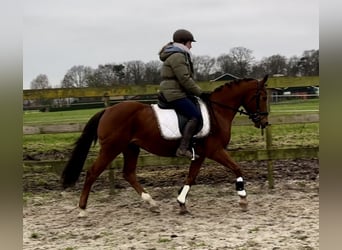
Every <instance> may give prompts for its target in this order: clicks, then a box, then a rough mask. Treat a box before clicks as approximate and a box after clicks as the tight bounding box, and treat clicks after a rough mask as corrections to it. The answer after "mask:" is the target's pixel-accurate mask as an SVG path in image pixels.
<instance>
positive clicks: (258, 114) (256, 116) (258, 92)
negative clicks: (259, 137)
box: [207, 81, 268, 123]
mask: <svg viewBox="0 0 342 250" xmlns="http://www.w3.org/2000/svg"><path fill="white" fill-rule="evenodd" d="M260 95H261V87H260V84H259V81H257V90H256V93H255V95H254V96H253V98H252V99H251V100H250V101H253V99H254V98H255V99H256V112H254V113H250V112H247V111H244V110H243V109H236V108H233V107H230V106H228V105H225V104H222V103H219V102H216V101H212V100H209V99H208V100H207V101H208V103H210V104H216V105H217V106H220V107H222V108H227V109H231V110H234V111H235V112H238V113H240V115H241V114H243V115H247V116H248V118H249V119H251V120H252V121H253V122H254V123H257V122H260V119H261V116H263V115H268V112H261V111H260Z"/></svg>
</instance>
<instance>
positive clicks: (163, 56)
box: [159, 44, 186, 62]
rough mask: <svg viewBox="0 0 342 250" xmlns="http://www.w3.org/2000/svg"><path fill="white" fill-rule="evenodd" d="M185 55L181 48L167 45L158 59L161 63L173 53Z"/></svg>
mask: <svg viewBox="0 0 342 250" xmlns="http://www.w3.org/2000/svg"><path fill="white" fill-rule="evenodd" d="M177 52H178V53H179V52H180V53H186V51H184V50H182V49H181V48H179V47H177V46H174V45H173V44H170V45H167V46H165V47H164V48H163V50H162V51H161V52H160V53H159V58H160V60H161V61H162V62H164V61H165V60H166V59H167V58H168V57H169V56H170V55H172V54H173V53H177Z"/></svg>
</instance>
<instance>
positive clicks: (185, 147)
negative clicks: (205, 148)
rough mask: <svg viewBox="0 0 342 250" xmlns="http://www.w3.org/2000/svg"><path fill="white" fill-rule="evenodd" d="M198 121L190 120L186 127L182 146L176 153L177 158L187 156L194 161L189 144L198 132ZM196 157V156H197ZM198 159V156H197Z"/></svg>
mask: <svg viewBox="0 0 342 250" xmlns="http://www.w3.org/2000/svg"><path fill="white" fill-rule="evenodd" d="M197 124H198V121H197V119H190V120H189V121H188V122H187V124H186V125H185V127H184V131H183V137H182V139H181V142H180V145H179V147H178V149H177V151H176V156H185V157H187V158H189V159H190V160H191V159H192V157H193V155H192V152H191V151H190V150H189V144H190V140H191V138H192V136H193V135H194V133H195V132H196V128H197ZM195 157H196V156H195ZM197 157H198V156H197Z"/></svg>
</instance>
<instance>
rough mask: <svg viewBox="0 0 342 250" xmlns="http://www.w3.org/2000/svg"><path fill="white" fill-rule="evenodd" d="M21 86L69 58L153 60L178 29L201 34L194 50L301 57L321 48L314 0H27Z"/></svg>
mask: <svg viewBox="0 0 342 250" xmlns="http://www.w3.org/2000/svg"><path fill="white" fill-rule="evenodd" d="M23 3H24V18H23V26H24V31H23V38H24V40H23V67H24V69H23V73H24V75H23V81H24V83H23V87H24V89H28V88H29V87H30V82H31V81H32V80H33V79H34V78H35V77H36V76H37V75H39V74H46V75H47V76H48V78H49V81H50V83H51V85H52V86H57V85H59V84H60V82H61V80H62V79H63V76H64V75H65V73H66V72H67V71H68V69H70V68H71V67H72V66H74V65H84V66H90V67H93V68H97V66H98V65H99V64H105V63H123V62H127V61H131V60H141V61H143V62H148V61H151V60H158V55H157V54H158V51H159V49H160V48H161V47H162V46H163V45H164V44H165V43H167V42H168V41H171V38H172V33H173V32H174V31H175V30H176V29H178V28H186V29H188V30H190V31H191V32H192V33H193V34H194V36H195V39H196V40H197V41H198V42H197V43H194V44H193V48H192V52H193V54H194V55H209V56H212V57H218V56H219V55H221V54H224V53H229V50H230V49H231V48H233V47H237V46H242V47H245V48H248V49H250V50H252V51H253V56H254V57H255V58H256V59H257V60H260V59H261V58H263V57H267V56H271V55H275V54H280V55H283V56H286V57H291V56H294V55H296V56H300V55H301V54H302V52H303V51H304V50H309V49H318V48H319V3H318V0H287V1H281V0H239V1H236V0H234V1H233V0H186V1H185V0H172V1H166V0H144V1H142V0H124V1H113V0H112V1H109V0H97V1H95V0H58V1H57V0H27V1H24V2H23Z"/></svg>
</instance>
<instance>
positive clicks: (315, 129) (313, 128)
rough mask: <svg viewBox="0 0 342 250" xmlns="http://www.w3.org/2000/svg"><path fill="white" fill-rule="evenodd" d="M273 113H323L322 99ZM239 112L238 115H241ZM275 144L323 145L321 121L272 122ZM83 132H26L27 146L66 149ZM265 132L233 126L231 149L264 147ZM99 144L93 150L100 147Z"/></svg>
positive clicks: (77, 113) (56, 120)
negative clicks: (320, 137) (320, 139)
mask: <svg viewBox="0 0 342 250" xmlns="http://www.w3.org/2000/svg"><path fill="white" fill-rule="evenodd" d="M270 109H271V113H270V116H278V115H280V116H284V115H287V114H293V113H297V114H298V113H302V114H304V113H319V100H318V99H311V100H304V101H294V102H288V103H285V104H274V105H271V108H270ZM99 110H101V109H88V110H74V111H62V112H32V111H28V112H24V114H23V124H24V125H44V124H68V123H85V122H87V121H88V120H89V118H90V117H91V116H92V115H93V114H95V113H96V112H97V111H99ZM239 117H240V116H237V117H236V118H235V119H239ZM271 129H272V138H273V139H272V144H273V146H274V147H276V148H278V147H311V146H318V145H319V123H303V124H286V125H272V127H271ZM79 135H80V133H64V134H39V135H24V136H23V150H24V152H26V153H30V152H45V151H49V150H57V151H63V150H65V149H68V148H71V147H72V144H73V143H74V141H75V140H76V139H77V138H78V136H79ZM264 148H265V134H264V135H262V134H261V131H260V130H259V129H256V128H254V127H253V125H252V123H251V126H233V128H232V138H231V143H230V145H229V149H231V150H238V149H264ZM96 149H97V147H95V148H94V149H93V150H96Z"/></svg>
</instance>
